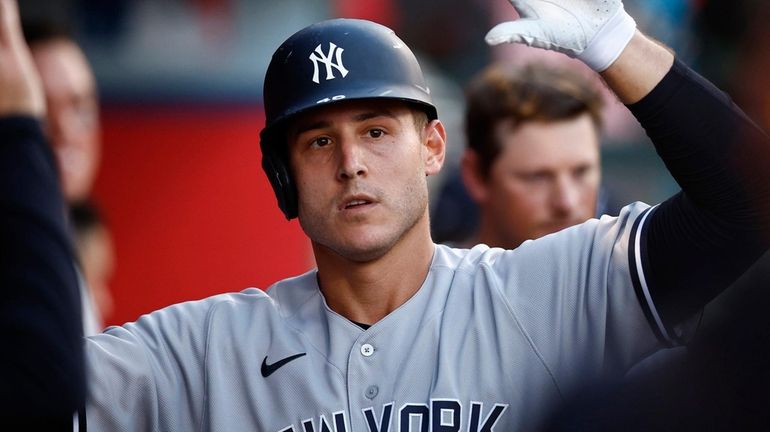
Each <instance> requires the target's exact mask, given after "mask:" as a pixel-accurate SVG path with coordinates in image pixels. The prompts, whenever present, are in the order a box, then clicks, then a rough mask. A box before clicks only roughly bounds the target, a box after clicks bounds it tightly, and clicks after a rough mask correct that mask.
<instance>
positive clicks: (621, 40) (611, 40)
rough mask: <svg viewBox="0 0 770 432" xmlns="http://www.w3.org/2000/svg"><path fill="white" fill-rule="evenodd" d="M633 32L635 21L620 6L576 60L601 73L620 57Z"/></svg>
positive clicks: (634, 30)
mask: <svg viewBox="0 0 770 432" xmlns="http://www.w3.org/2000/svg"><path fill="white" fill-rule="evenodd" d="M635 32H636V21H634V19H633V18H631V15H629V14H627V13H626V11H625V9H623V7H622V6H621V7H620V8H619V9H618V11H617V12H616V13H615V15H613V16H612V18H610V19H609V21H607V23H606V24H604V25H603V26H602V28H600V29H599V31H598V32H597V33H596V35H595V36H594V38H593V40H591V42H589V44H588V46H587V47H586V49H584V50H583V52H582V53H580V54H579V55H578V56H577V58H578V59H580V60H581V61H582V62H583V63H585V64H587V65H588V66H589V67H590V68H591V69H593V70H595V71H596V72H602V71H604V70H605V69H607V68H608V67H610V65H612V63H614V62H615V60H617V59H618V57H620V53H622V52H623V50H624V49H625V48H626V45H628V43H629V42H630V41H631V38H632V37H633V36H634V33H635Z"/></svg>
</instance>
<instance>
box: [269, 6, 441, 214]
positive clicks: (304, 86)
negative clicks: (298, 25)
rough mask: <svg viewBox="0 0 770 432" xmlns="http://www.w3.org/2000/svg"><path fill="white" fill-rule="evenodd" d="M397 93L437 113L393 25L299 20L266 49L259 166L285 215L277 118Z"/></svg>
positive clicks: (281, 124) (288, 181)
mask: <svg viewBox="0 0 770 432" xmlns="http://www.w3.org/2000/svg"><path fill="white" fill-rule="evenodd" d="M380 98H388V99H397V100H402V101H405V102H409V103H413V104H414V105H415V106H416V107H418V108H419V109H422V110H424V111H425V113H426V114H427V115H428V118H429V120H433V119H436V118H437V114H436V108H435V107H434V106H433V103H432V102H431V98H430V90H429V89H428V86H427V85H426V84H425V78H423V75H422V70H421V69H420V65H419V64H418V63H417V59H416V58H415V56H414V54H413V53H412V51H411V50H410V49H409V48H408V47H407V46H406V44H404V42H403V41H401V39H399V38H398V36H396V35H395V33H394V32H393V30H391V29H389V28H387V27H385V26H382V25H380V24H377V23H373V22H371V21H364V20H356V19H344V18H340V19H332V20H328V21H322V22H319V23H316V24H313V25H311V26H309V27H306V28H304V29H302V30H300V31H299V32H297V33H295V34H294V35H292V36H291V37H290V38H289V39H287V40H286V41H285V42H284V43H283V44H282V45H281V46H280V47H279V48H278V49H277V50H276V52H275V54H273V58H272V60H271V61H270V65H269V66H268V68H267V74H266V76H265V84H264V104H265V116H266V120H265V128H264V129H262V132H261V133H260V147H261V149H262V168H263V169H264V170H265V173H266V174H267V177H268V179H269V180H270V184H271V185H272V187H273V190H274V191H275V195H276V197H277V198H278V206H279V207H280V208H281V210H282V211H283V214H284V215H286V218H287V219H292V218H294V217H296V216H297V211H298V209H297V190H296V186H295V184H294V181H293V180H292V176H291V172H290V170H289V163H288V149H287V146H286V133H285V125H286V122H287V120H289V119H291V118H292V117H294V116H295V115H297V114H299V113H301V112H304V111H306V110H309V109H312V108H315V107H320V106H325V105H327V104H330V103H335V102H338V101H342V100H351V99H380Z"/></svg>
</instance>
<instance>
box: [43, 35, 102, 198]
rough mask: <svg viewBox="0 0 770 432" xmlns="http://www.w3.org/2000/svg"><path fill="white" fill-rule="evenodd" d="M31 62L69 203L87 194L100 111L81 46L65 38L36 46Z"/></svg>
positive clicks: (93, 169)
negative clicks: (40, 83) (42, 91)
mask: <svg viewBox="0 0 770 432" xmlns="http://www.w3.org/2000/svg"><path fill="white" fill-rule="evenodd" d="M32 55H33V58H34V60H35V64H36V66H37V69H38V73H39V74H40V78H41V80H42V82H43V89H44V91H45V96H46V104H47V108H48V117H47V121H46V126H47V130H46V132H47V133H48V138H49V139H50V141H51V144H52V145H53V148H54V151H55V153H56V156H57V159H58V161H59V166H60V168H61V175H62V184H63V188H64V194H65V196H66V198H67V199H68V200H69V201H74V200H78V199H83V198H86V197H87V196H88V194H89V193H90V191H91V187H92V185H93V182H94V178H95V177H96V171H97V168H98V164H99V157H100V148H99V115H98V106H97V98H96V87H95V83H94V77H93V74H92V73H91V69H90V68H89V66H88V63H87V62H86V59H85V56H84V55H83V53H82V52H81V51H80V49H79V48H78V47H77V46H76V45H75V44H74V43H72V42H70V41H67V40H54V41H50V42H45V43H41V44H38V45H35V46H34V47H33V49H32Z"/></svg>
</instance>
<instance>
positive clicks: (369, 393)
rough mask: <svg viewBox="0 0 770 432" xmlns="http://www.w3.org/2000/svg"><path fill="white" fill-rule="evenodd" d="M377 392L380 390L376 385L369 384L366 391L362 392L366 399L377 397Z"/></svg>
mask: <svg viewBox="0 0 770 432" xmlns="http://www.w3.org/2000/svg"><path fill="white" fill-rule="evenodd" d="M379 392H380V389H379V388H378V387H377V386H376V385H373V386H369V387H368V388H367V389H366V393H364V396H366V398H367V399H374V398H375V397H377V393H379Z"/></svg>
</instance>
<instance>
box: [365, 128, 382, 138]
mask: <svg viewBox="0 0 770 432" xmlns="http://www.w3.org/2000/svg"><path fill="white" fill-rule="evenodd" d="M368 134H369V137H371V138H380V137H381V136H383V135H385V131H383V130H382V129H377V128H374V129H369V131H368Z"/></svg>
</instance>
